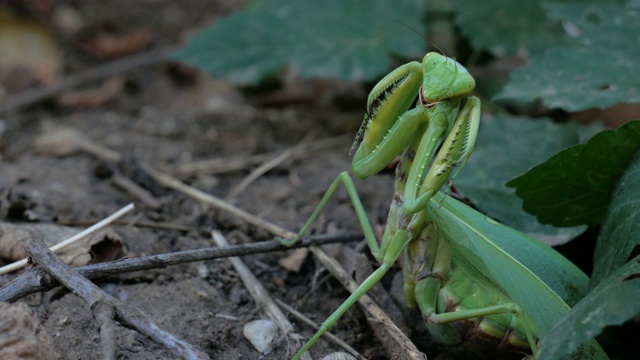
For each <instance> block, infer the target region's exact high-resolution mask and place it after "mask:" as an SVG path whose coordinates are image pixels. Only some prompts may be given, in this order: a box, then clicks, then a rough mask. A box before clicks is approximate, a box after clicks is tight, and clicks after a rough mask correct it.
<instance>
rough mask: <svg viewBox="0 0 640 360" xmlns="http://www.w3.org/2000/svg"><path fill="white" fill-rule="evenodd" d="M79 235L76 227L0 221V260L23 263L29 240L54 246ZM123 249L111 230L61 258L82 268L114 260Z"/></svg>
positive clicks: (68, 251)
mask: <svg viewBox="0 0 640 360" xmlns="http://www.w3.org/2000/svg"><path fill="white" fill-rule="evenodd" d="M79 232H80V230H78V229H76V228H71V227H67V226H60V225H54V224H12V223H6V222H0V257H2V258H5V259H9V260H14V261H17V260H21V259H24V258H26V257H27V254H26V253H25V251H24V246H23V245H24V242H25V241H27V240H28V239H32V238H36V239H41V240H43V241H44V242H45V243H46V244H47V246H49V247H51V246H53V245H55V244H57V243H59V242H62V241H64V240H66V239H68V238H70V237H71V236H73V235H75V234H77V233H79ZM122 246H123V242H122V238H121V237H120V235H118V234H117V233H116V232H115V231H113V230H111V229H105V230H102V231H98V232H97V233H95V234H93V235H91V236H89V237H86V238H84V239H82V240H80V241H78V242H76V243H74V244H73V245H71V246H69V247H68V248H66V249H64V250H62V251H61V252H60V253H59V254H58V256H59V257H60V259H62V261H64V262H65V263H66V264H68V265H70V266H83V265H87V264H90V263H98V262H104V261H111V260H115V259H116V258H117V256H118V255H119V254H121V253H122Z"/></svg>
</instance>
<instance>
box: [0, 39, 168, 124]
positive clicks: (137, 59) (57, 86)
mask: <svg viewBox="0 0 640 360" xmlns="http://www.w3.org/2000/svg"><path fill="white" fill-rule="evenodd" d="M177 49H178V48H177V47H174V46H171V47H166V48H162V49H155V50H151V51H149V52H146V53H142V54H136V55H132V56H129V57H126V58H123V59H119V60H115V61H112V62H108V63H105V64H102V65H99V66H96V67H94V68H91V69H88V70H85V71H83V72H80V73H77V74H72V75H69V76H67V77H66V78H64V79H62V80H60V81H58V82H56V83H54V84H53V85H51V86H47V87H42V88H37V89H29V90H25V91H24V92H21V93H19V94H16V95H14V96H12V97H10V98H8V99H7V100H6V101H4V102H3V104H2V105H1V106H0V115H2V114H4V113H6V112H9V111H12V110H15V109H19V108H20V107H23V106H27V105H31V104H34V103H37V102H39V101H43V100H46V99H47V98H49V97H51V96H54V95H56V94H58V93H60V92H62V91H64V90H68V89H71V88H73V87H76V86H78V85H80V84H83V83H86V82H88V81H92V80H96V79H100V78H103V77H107V76H110V75H114V74H118V73H121V72H125V71H128V70H132V69H136V68H139V67H142V66H148V65H153V64H157V63H158V62H161V61H165V60H167V57H168V56H169V55H170V54H171V53H173V52H175V51H176V50H177Z"/></svg>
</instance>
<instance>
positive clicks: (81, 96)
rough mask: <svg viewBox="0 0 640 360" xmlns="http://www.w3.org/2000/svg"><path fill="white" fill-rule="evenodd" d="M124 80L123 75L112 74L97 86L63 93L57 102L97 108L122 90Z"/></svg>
mask: <svg viewBox="0 0 640 360" xmlns="http://www.w3.org/2000/svg"><path fill="white" fill-rule="evenodd" d="M124 82H125V78H124V76H112V77H110V78H109V80H107V81H106V82H104V83H103V84H102V85H101V86H99V87H97V88H93V89H84V90H72V91H67V92H65V93H63V94H62V95H60V97H59V98H58V104H59V105H61V106H65V107H74V108H84V109H92V108H97V107H98V106H101V105H103V104H105V103H107V102H109V101H110V100H112V99H113V98H115V97H116V95H118V94H119V93H120V92H121V91H122V88H123V87H124Z"/></svg>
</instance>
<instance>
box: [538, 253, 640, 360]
mask: <svg viewBox="0 0 640 360" xmlns="http://www.w3.org/2000/svg"><path fill="white" fill-rule="evenodd" d="M639 261H640V257H636V258H635V259H633V260H632V261H630V262H629V263H628V264H626V265H625V266H623V267H621V268H620V269H618V271H616V272H615V273H613V274H612V275H611V276H610V277H608V278H607V279H606V280H605V281H602V282H601V283H600V285H598V287H596V288H595V289H593V291H591V292H590V293H589V294H588V295H587V296H586V297H585V298H584V299H583V300H582V301H580V302H579V303H578V304H577V305H576V306H575V307H574V308H573V310H572V311H571V312H570V313H569V314H567V315H566V316H565V317H564V318H563V319H562V320H561V321H560V322H558V325H557V326H556V327H554V328H553V329H552V330H551V331H550V332H549V334H548V335H547V336H546V337H545V338H543V339H542V340H541V341H540V342H539V344H538V345H540V353H539V354H538V359H539V360H547V359H548V360H555V359H557V358H558V356H559V355H561V354H564V353H567V352H569V351H573V350H574V349H576V348H577V347H578V346H579V345H580V344H582V343H583V342H584V341H586V340H588V339H590V338H593V337H594V336H596V335H598V334H600V332H602V329H603V328H604V327H605V326H609V325H619V324H622V323H624V322H625V321H627V320H629V319H631V318H633V317H635V316H638V314H640V301H638V299H640V262H639Z"/></svg>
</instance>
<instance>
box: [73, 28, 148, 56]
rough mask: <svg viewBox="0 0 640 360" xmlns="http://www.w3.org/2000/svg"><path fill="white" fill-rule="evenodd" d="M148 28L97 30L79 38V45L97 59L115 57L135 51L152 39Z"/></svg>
mask: <svg viewBox="0 0 640 360" xmlns="http://www.w3.org/2000/svg"><path fill="white" fill-rule="evenodd" d="M153 38H154V36H153V33H152V32H151V29H150V28H146V27H145V28H139V29H135V30H132V31H130V32H128V33H125V34H114V33H109V32H106V31H102V32H98V33H96V34H94V35H92V36H90V37H87V38H84V39H81V40H80V47H81V48H82V50H84V51H85V52H86V53H88V54H89V55H91V56H93V57H95V58H98V59H115V58H119V57H122V56H125V55H131V54H134V53H137V52H139V51H141V50H142V49H144V48H145V47H147V46H148V45H149V44H150V43H151V41H153Z"/></svg>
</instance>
